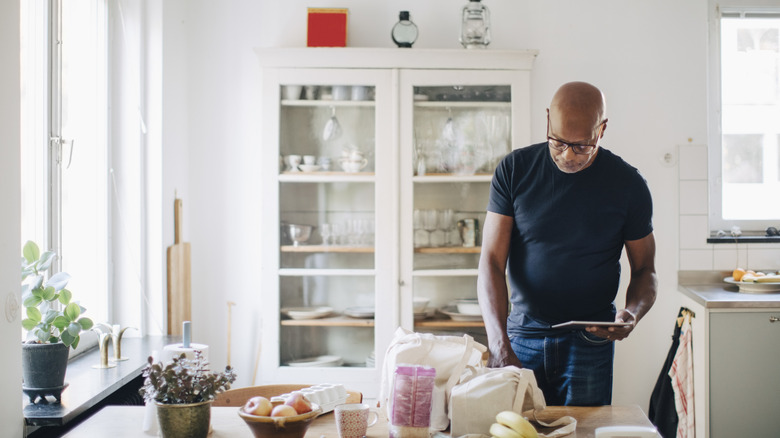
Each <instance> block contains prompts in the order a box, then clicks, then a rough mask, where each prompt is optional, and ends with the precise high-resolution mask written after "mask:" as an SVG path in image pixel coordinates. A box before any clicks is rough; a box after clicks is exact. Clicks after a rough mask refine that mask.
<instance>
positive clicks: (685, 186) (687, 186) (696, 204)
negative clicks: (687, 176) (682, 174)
mask: <svg viewBox="0 0 780 438" xmlns="http://www.w3.org/2000/svg"><path fill="white" fill-rule="evenodd" d="M707 206H708V203H707V181H690V180H684V181H680V214H704V215H706V214H708V213H709V212H708V211H707Z"/></svg>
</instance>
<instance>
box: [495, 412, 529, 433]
mask: <svg viewBox="0 0 780 438" xmlns="http://www.w3.org/2000/svg"><path fill="white" fill-rule="evenodd" d="M496 421H497V422H498V423H499V424H503V425H504V426H507V427H509V428H510V429H512V430H514V431H515V432H517V433H518V435H520V437H521V438H537V437H538V436H539V434H538V433H537V432H536V429H534V426H533V425H532V424H531V423H530V422H529V421H528V420H526V419H525V418H523V416H522V415H520V414H518V413H517V412H513V411H502V412H499V413H498V414H497V415H496ZM491 430H492V429H491Z"/></svg>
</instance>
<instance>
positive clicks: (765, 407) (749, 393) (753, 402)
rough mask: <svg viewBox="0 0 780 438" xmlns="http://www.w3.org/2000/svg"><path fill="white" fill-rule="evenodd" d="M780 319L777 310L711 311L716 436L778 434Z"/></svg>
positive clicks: (711, 377) (712, 431) (713, 434)
mask: <svg viewBox="0 0 780 438" xmlns="http://www.w3.org/2000/svg"><path fill="white" fill-rule="evenodd" d="M779 318H780V311H777V310H776V311H774V312H766V311H762V312H723V313H711V314H710V338H709V339H710V357H709V360H710V374H709V389H710V390H709V400H710V416H709V417H710V434H709V436H711V437H712V438H720V437H735V436H756V437H758V436H766V437H768V436H777V434H778V430H780V417H779V416H778V415H777V408H778V406H780V379H778V378H777V364H778V363H780V349H778V346H780V322H778V321H779ZM694 347H695V346H694Z"/></svg>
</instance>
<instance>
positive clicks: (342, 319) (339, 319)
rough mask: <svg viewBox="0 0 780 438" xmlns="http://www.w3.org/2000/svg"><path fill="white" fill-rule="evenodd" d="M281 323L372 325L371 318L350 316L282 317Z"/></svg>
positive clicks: (346, 325)
mask: <svg viewBox="0 0 780 438" xmlns="http://www.w3.org/2000/svg"><path fill="white" fill-rule="evenodd" d="M282 325H285V326H299V327H373V326H374V319H373V318H366V319H363V318H350V317H348V316H341V315H338V316H331V317H328V318H318V319H283V320H282Z"/></svg>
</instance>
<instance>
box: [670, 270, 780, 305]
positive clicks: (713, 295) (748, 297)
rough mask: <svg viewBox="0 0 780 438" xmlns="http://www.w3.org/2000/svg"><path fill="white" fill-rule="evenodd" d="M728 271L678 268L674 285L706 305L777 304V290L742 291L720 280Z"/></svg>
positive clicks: (727, 275)
mask: <svg viewBox="0 0 780 438" xmlns="http://www.w3.org/2000/svg"><path fill="white" fill-rule="evenodd" d="M729 276H731V272H725V271H724V272H717V271H714V272H711V271H680V272H679V273H678V275H677V289H678V290H679V291H680V292H681V293H682V294H683V295H685V296H687V297H688V298H690V299H692V300H693V301H695V302H696V303H697V304H699V305H701V306H704V308H707V309H760V308H768V307H780V293H744V292H740V291H739V287H738V286H736V285H733V284H728V283H725V282H724V281H723V279H724V278H726V277H729Z"/></svg>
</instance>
